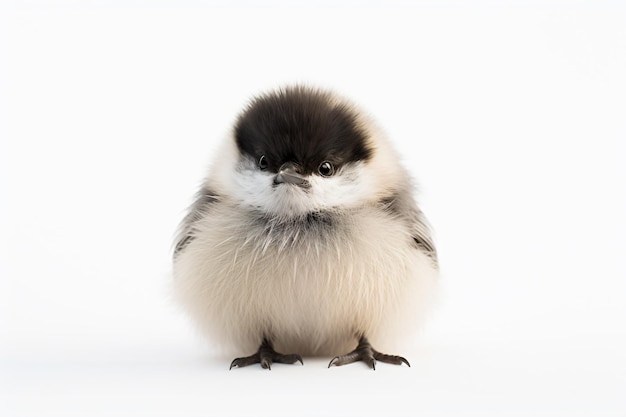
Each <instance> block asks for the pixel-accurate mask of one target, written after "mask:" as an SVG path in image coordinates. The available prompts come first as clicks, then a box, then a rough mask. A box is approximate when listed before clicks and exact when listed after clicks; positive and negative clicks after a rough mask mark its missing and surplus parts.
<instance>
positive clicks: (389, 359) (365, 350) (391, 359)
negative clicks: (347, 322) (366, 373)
mask: <svg viewBox="0 0 626 417" xmlns="http://www.w3.org/2000/svg"><path fill="white" fill-rule="evenodd" d="M357 361H362V362H365V364H366V365H367V366H368V367H369V368H370V369H372V370H374V371H375V370H376V361H380V362H384V363H390V364H394V365H402V364H403V363H405V364H406V365H407V366H408V367H409V368H410V367H411V365H410V364H409V361H407V360H406V359H405V358H403V357H402V356H395V355H385V354H384V353H380V352H378V351H376V350H374V348H372V345H370V343H369V341H368V340H367V339H366V338H365V337H363V336H361V338H360V339H359V344H358V346H357V347H356V349H354V350H353V351H352V352H350V353H347V354H345V355H339V356H335V357H334V358H332V359H331V360H330V363H329V364H328V367H329V368H330V367H331V366H332V365H336V366H341V365H347V364H349V363H352V362H357Z"/></svg>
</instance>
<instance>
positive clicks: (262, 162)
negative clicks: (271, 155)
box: [259, 155, 268, 171]
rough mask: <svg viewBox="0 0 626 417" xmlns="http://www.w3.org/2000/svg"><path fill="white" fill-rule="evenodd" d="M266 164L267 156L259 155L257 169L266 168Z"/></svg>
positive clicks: (263, 169) (262, 169)
mask: <svg viewBox="0 0 626 417" xmlns="http://www.w3.org/2000/svg"><path fill="white" fill-rule="evenodd" d="M267 166H268V163H267V158H266V157H265V155H261V157H260V158H259V169H260V170H261V171H265V170H266V169H267Z"/></svg>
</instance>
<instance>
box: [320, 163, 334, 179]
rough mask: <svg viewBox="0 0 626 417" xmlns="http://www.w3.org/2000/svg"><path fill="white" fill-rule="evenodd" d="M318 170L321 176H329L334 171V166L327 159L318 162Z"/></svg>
mask: <svg viewBox="0 0 626 417" xmlns="http://www.w3.org/2000/svg"><path fill="white" fill-rule="evenodd" d="M318 171H319V173H320V175H321V176H323V177H330V176H331V175H333V174H334V173H335V167H334V166H333V164H331V163H330V162H328V161H324V162H322V163H321V164H320V167H319V168H318Z"/></svg>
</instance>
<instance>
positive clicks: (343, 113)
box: [173, 84, 439, 369]
mask: <svg viewBox="0 0 626 417" xmlns="http://www.w3.org/2000/svg"><path fill="white" fill-rule="evenodd" d="M415 188H416V187H415V186H414V184H413V181H412V179H411V176H410V175H409V173H408V170H407V169H406V168H405V167H404V166H403V164H402V163H401V158H400V155H399V154H398V153H397V152H396V151H395V150H394V148H393V146H392V144H391V142H390V140H389V139H388V138H387V136H386V135H385V133H384V132H383V130H382V129H381V128H380V127H378V125H377V124H376V123H375V122H374V120H373V118H372V117H371V116H370V115H369V114H368V113H367V112H366V111H364V110H362V109H361V108H360V107H358V106H357V105H356V104H354V103H353V102H352V101H350V100H348V99H347V98H344V97H343V96H340V95H339V94H337V93H335V92H334V91H331V90H328V89H324V88H320V87H312V86H308V85H300V84H299V85H288V86H285V87H281V88H276V89H273V90H269V91H266V92H262V93H261V94H258V95H255V96H253V97H252V99H250V101H249V102H248V103H247V105H246V106H245V107H244V109H243V110H242V111H241V113H240V114H239V115H238V116H236V118H235V122H234V126H233V127H232V129H230V131H229V133H228V134H227V135H226V138H225V140H224V141H223V142H222V143H221V145H220V146H218V147H217V151H216V154H215V155H214V156H213V161H212V164H211V165H210V169H209V171H208V175H207V176H206V177H205V179H204V180H203V181H202V183H201V185H200V187H199V191H198V192H197V194H196V196H195V197H194V199H193V202H192V204H191V205H190V206H189V208H188V211H187V213H186V215H185V216H184V218H183V220H182V222H181V224H180V227H179V230H178V233H177V235H176V238H175V242H174V245H173V246H174V249H173V252H174V254H173V275H174V277H173V282H174V285H173V287H174V292H175V296H176V298H177V300H178V301H179V303H180V305H181V306H182V308H183V309H184V311H185V312H186V313H187V314H188V315H189V316H190V318H191V319H192V321H193V322H194V323H195V324H196V326H197V328H198V329H199V331H200V332H201V333H203V334H204V335H206V336H207V337H208V338H209V340H211V341H214V342H215V343H217V344H219V345H221V346H224V347H226V348H227V349H230V350H231V351H232V352H233V354H234V352H238V355H240V356H237V357H236V358H235V359H234V360H233V361H232V362H231V364H230V369H233V368H239V367H244V366H248V365H253V364H259V365H260V366H261V368H264V369H271V367H272V365H273V364H275V363H284V364H295V363H298V362H299V363H300V364H302V365H303V364H304V362H303V359H302V357H303V356H305V357H307V356H313V357H319V356H324V355H327V357H331V356H332V359H331V361H330V363H329V364H328V367H329V368H330V367H331V366H342V365H346V364H350V363H353V362H363V363H365V364H366V365H367V366H368V367H369V368H371V369H376V363H377V362H382V363H389V364H395V365H402V364H406V365H408V366H410V364H409V361H408V360H407V359H406V358H404V357H403V356H399V355H395V354H387V353H382V351H383V349H381V346H382V347H387V348H388V349H391V348H394V347H395V346H398V343H401V342H402V341H403V340H404V341H406V340H407V338H408V337H409V336H408V335H411V334H414V330H415V328H416V327H418V324H419V323H420V322H421V321H422V320H423V318H424V317H425V316H426V315H427V313H428V311H429V309H430V306H431V305H432V304H433V302H432V301H433V300H434V299H436V294H437V287H438V286H437V281H438V271H439V264H438V257H437V251H436V248H435V244H434V240H433V237H432V232H431V228H430V226H429V223H428V221H427V220H426V217H425V215H424V213H423V212H422V211H421V209H420V208H419V207H418V205H417V202H416V199H415ZM355 345H356V346H355ZM284 352H288V353H284ZM246 355H247V356H246ZM233 356H235V355H233Z"/></svg>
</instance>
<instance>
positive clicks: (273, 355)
mask: <svg viewBox="0 0 626 417" xmlns="http://www.w3.org/2000/svg"><path fill="white" fill-rule="evenodd" d="M298 361H299V362H300V363H301V364H303V365H304V362H302V356H300V355H298V354H290V355H284V354H282V353H278V352H276V351H275V350H274V347H273V346H272V342H270V341H269V340H268V339H267V338H264V339H263V343H261V346H259V350H258V351H257V352H256V353H255V354H254V355H251V356H246V357H244V358H236V359H235V360H233V361H232V362H231V364H230V369H233V368H234V367H238V368H241V367H244V366H248V365H252V364H254V363H259V364H261V368H263V369H270V370H271V369H272V363H274V362H276V363H288V364H292V363H296V362H298Z"/></svg>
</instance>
